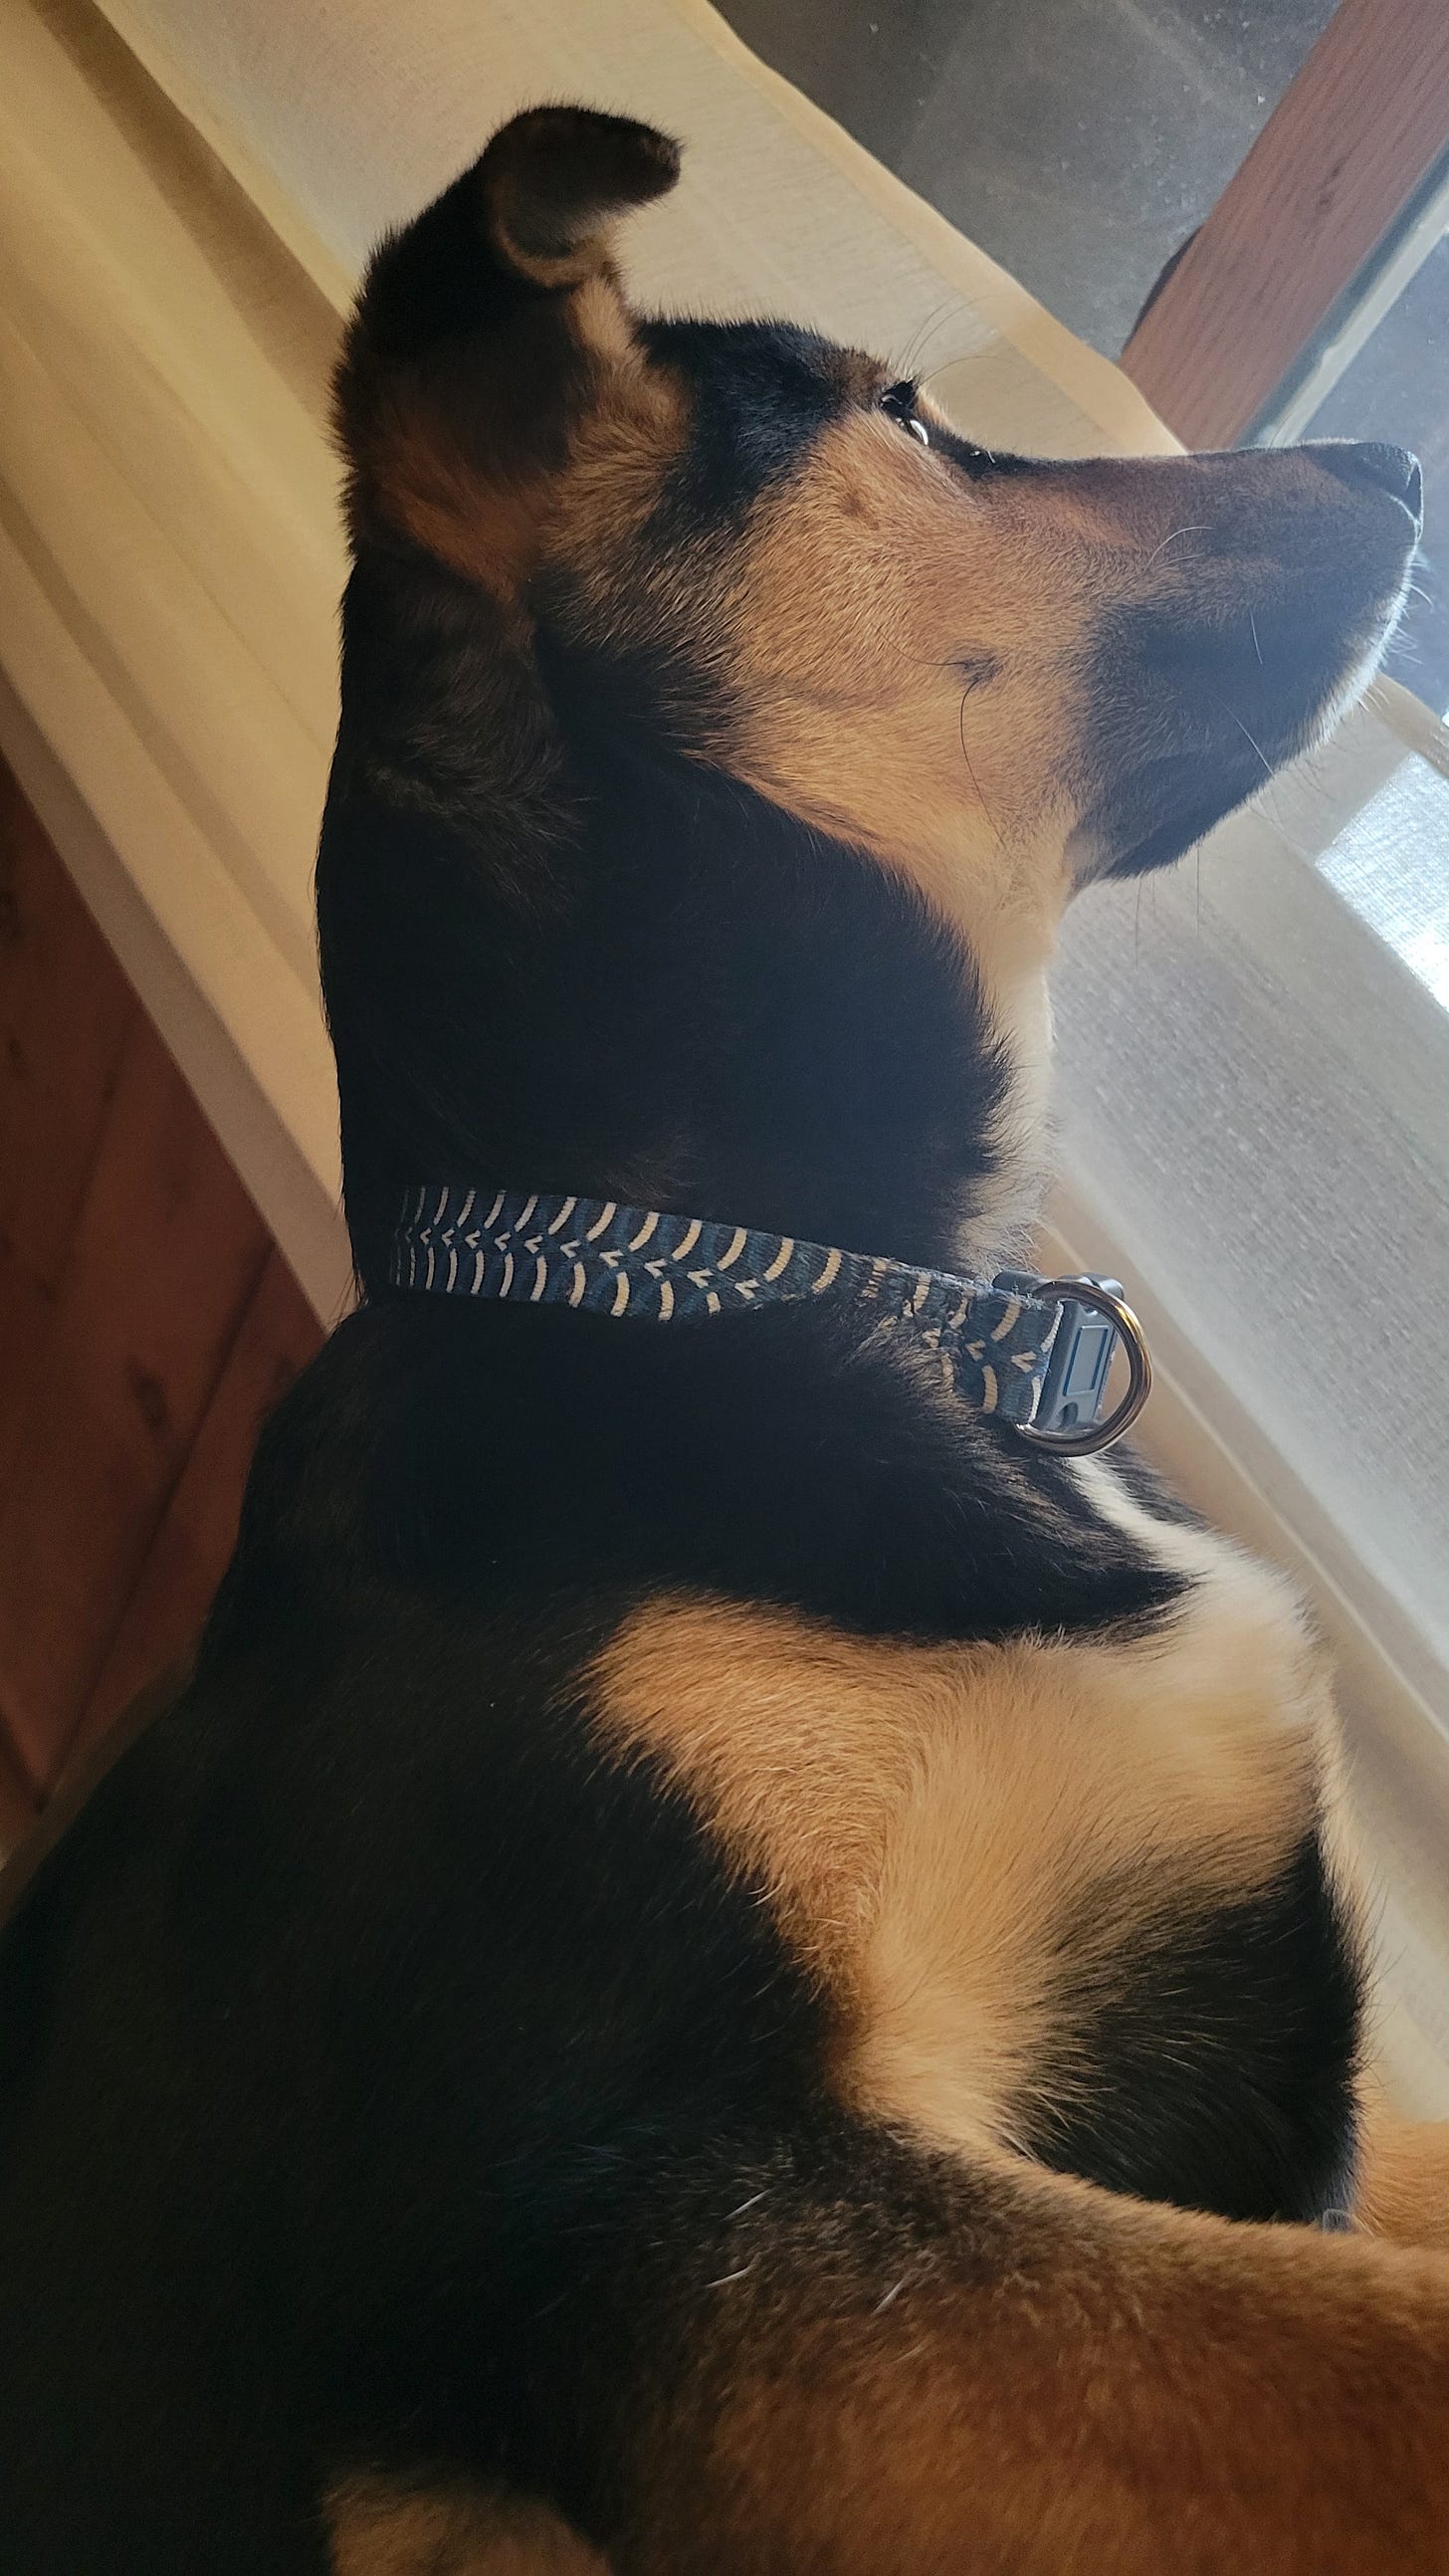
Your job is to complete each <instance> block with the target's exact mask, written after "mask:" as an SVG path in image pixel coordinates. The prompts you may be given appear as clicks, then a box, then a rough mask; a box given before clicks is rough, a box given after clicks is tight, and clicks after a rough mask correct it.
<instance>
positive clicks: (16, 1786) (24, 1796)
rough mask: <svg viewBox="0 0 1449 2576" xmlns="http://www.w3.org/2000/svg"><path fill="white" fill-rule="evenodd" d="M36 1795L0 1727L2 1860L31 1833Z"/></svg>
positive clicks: (0, 1896)
mask: <svg viewBox="0 0 1449 2576" xmlns="http://www.w3.org/2000/svg"><path fill="white" fill-rule="evenodd" d="M35 1815H36V1796H35V1789H34V1786H33V1784H32V1782H31V1780H30V1778H29V1775H28V1774H27V1773H26V1772H25V1770H24V1769H23V1768H22V1767H21V1762H20V1757H19V1755H18V1754H17V1753H12V1751H11V1749H10V1745H9V1742H8V1740H7V1738H6V1735H5V1732H4V1729H3V1728H0V1860H3V1859H4V1857H5V1854H6V1852H7V1851H9V1850H10V1849H11V1848H12V1846H13V1845H14V1844H16V1843H18V1842H19V1841H21V1839H22V1838H23V1836H24V1835H25V1834H26V1833H28V1831H29V1829H30V1827H31V1825H32V1824H33V1823H34V1821H35ZM4 1885H5V1882H4V1881H3V1880H0V1920H3V1919H4V1902H3V1891H4Z"/></svg>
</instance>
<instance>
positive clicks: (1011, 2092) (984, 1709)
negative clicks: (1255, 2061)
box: [593, 1531, 1330, 2145]
mask: <svg viewBox="0 0 1449 2576" xmlns="http://www.w3.org/2000/svg"><path fill="white" fill-rule="evenodd" d="M1166 1543H1167V1544H1169V1545H1171V1546H1174V1547H1176V1548H1178V1549H1179V1551H1188V1552H1190V1553H1191V1554H1192V1556H1193V1559H1194V1567H1195V1573H1194V1579H1193V1581H1192V1584H1191V1588H1190V1589H1189V1590H1188V1591H1187V1593H1186V1594H1185V1596H1184V1598H1183V1600H1182V1601H1181V1603H1180V1604H1179V1605H1178V1607H1177V1608H1176V1609H1175V1610H1174V1611H1173V1612H1172V1613H1171V1614H1170V1615H1169V1616H1168V1617H1167V1618H1166V1619H1165V1620H1164V1621H1163V1622H1162V1623H1161V1624H1159V1625H1158V1626H1157V1627H1155V1628H1154V1629H1151V1630H1149V1631H1147V1632H1146V1633H1141V1634H1136V1635H1117V1636H1083V1637H1080V1638H1076V1639H1074V1638H1072V1637H1070V1636H1058V1637H1050V1638H1048V1637H1031V1638H1024V1639H1020V1640H1016V1641H1013V1642H1011V1643H1009V1644H1005V1645H1001V1644H993V1645H960V1644H943V1645H934V1644H933V1645H921V1644H916V1643H901V1642H898V1641H893V1640H886V1639H877V1638H861V1637H857V1636H852V1635H848V1634H846V1633H844V1632H843V1631H840V1630H838V1629H834V1628H832V1627H830V1626H828V1625H826V1624H824V1623H818V1622H814V1621H811V1620H808V1619H806V1618H804V1617H801V1616H798V1615H795V1614H792V1613H789V1612H786V1611H781V1610H776V1609H765V1608H759V1609H756V1608H749V1607H744V1606H741V1605H738V1604H733V1603H727V1602H723V1601H718V1600H713V1599H710V1598H706V1597H702V1596H692V1597H687V1596H681V1595H674V1596H670V1597H667V1598H664V1599H661V1600H660V1601H658V1602H656V1603H654V1604H653V1605H650V1606H648V1607H646V1608H645V1609H643V1610H641V1611H639V1612H637V1613H635V1614H634V1615H633V1617H632V1618H631V1619H630V1620H629V1622H628V1623H627V1624H626V1625H625V1627H624V1628H623V1629H621V1630H620V1632H619V1633H618V1635H617V1636H616V1637H615V1639H614V1640H613V1642H612V1643H611V1645H610V1646H609V1647H608V1649H607V1650H606V1651H605V1653H604V1654H603V1656H602V1657H601V1658H600V1660H599V1662H598V1664H597V1666H596V1668H595V1672H594V1684H593V1688H594V1704H595V1708H596V1711H597V1717H598V1722H599V1724H600V1726H601V1728H602V1730H603V1732H604V1735H605V1737H606V1739H608V1740H609V1741H611V1742H612V1743H613V1744H614V1745H615V1746H617V1747H618V1748H619V1749H620V1750H621V1751H627V1752H630V1753H639V1752H646V1751H647V1752H648V1753H649V1754H650V1755H651V1756H653V1757H654V1758H656V1759H657V1760H659V1761H660V1762H661V1763H662V1764H663V1765H664V1766H665V1768H666V1769H667V1771H668V1772H669V1773H670V1774H671V1775H672V1776H673V1778H674V1779H675V1780H676V1781H677V1782H678V1784H679V1785H680V1786H681V1787H682V1788H683V1789H684V1790H685V1792H686V1794H687V1795H688V1797H689V1799H690V1801H691V1803H692V1804H693V1806H694V1808H695V1810H696V1812H697V1813H698V1815H699V1816H700V1818H701V1820H702V1822H703V1823H704V1825H705V1826H706V1829H707V1830H708V1831H709V1832H710V1833H711V1835H712V1836H713V1837H714V1838H715V1839H716V1840H717V1842H718V1844H719V1845H720V1846H721V1848H722V1850H723V1852H724V1853H725V1855H726V1856H727V1859H728V1861H729V1862H730V1864H731V1865H732V1866H733V1867H734V1868H735V1869H736V1870H738V1871H740V1872H742V1873H746V1874H748V1876H749V1878H750V1879H751V1880H753V1881H754V1882H755V1883H757V1884H760V1885H762V1886H763V1887H764V1889H765V1890H766V1891H767V1893H768V1896H769V1899H770V1901H771V1902H772V1904H773V1906H774V1908H775V1910H776V1914H777V1917H778V1920H779V1922H780V1925H781V1928H782V1930H783V1932H784V1934H785V1936H786V1938H787V1940H788V1941H789V1942H790V1943H791V1945H792V1946H793V1948H794V1949H795V1951H796V1953H797V1954H798V1955H799V1956H801V1957H802V1958H803V1959H804V1960H805V1962H806V1963H807V1965H808V1967H809V1969H810V1971H811V1973H812V1975H813V1976H814V1977H815V1978H817V1979H818V1980H820V1981H821V1982H822V1983H823V1985H824V1986H825V1988H826V1989H827V1991H828V1992H829V1993H830V1995H831V1997H832V2000H833V2001H834V2003H835V2005H836V2007H837V2012H838V2022H839V2027H840V2029H841V2031H842V2033H843V2037H842V2040H841V2044H840V2051H839V2055H838V2061H837V2065H836V2069H835V2077H836V2081H837V2082H838V2084H839V2086H840V2087H841V2088H842V2090H843V2091H844V2092H845V2093H846V2094H847V2096H848V2097H849V2098H851V2099H852V2100H854V2101H855V2102H856V2103H857V2104H858V2105H860V2106H861V2107H863V2108H865V2107H868V2108H869V2109H871V2110H873V2111H876V2112H879V2113H880V2114H882V2115H885V2116H889V2117H891V2118H893V2119H898V2120H899V2119H904V2120H909V2121H911V2122H912V2123H913V2124H915V2125H917V2126H919V2127H921V2128H923V2129H926V2130H928V2131H929V2132H931V2133H932V2134H934V2135H936V2136H938V2137H939V2138H941V2139H942V2140H943V2141H949V2142H952V2143H955V2144H963V2145H964V2144H972V2143H981V2142H984V2141H988V2140H989V2141H991V2142H993V2143H997V2144H1000V2143H1007V2142H1010V2141H1011V2140H1012V2138H1013V2137H1014V2136H1016V2135H1018V2134H1019V2133H1020V2130H1021V2124H1022V2121H1023V2118H1024V2117H1025V2113H1026V2109H1027V2108H1029V2106H1030V2104H1031V2103H1032V2101H1033V2100H1034V2099H1035V2097H1036V2094H1037V2092H1038V2090H1039V2089H1040V2087H1041V2086H1042V2084H1043V2083H1045V2082H1047V2081H1048V2080H1049V2077H1048V2071H1050V2081H1052V2082H1057V2081H1059V2080H1061V2079H1062V2074H1063V2070H1064V2069H1065V2070H1068V2077H1067V2080H1068V2081H1070V2069H1071V2067H1072V2064H1073V2060H1074V2055H1076V2056H1079V2055H1080V2052H1081V2051H1082V2050H1084V2049H1085V2050H1089V2049H1090V2047H1091V2045H1092V2040H1091V2031H1092V2029H1093V2028H1094V2027H1096V2025H1097V2023H1098V2022H1099V2021H1100V2020H1101V2017H1102V2012H1103V2010H1104V2009H1106V2008H1109V2007H1110V2005H1111V2001H1112V1998H1113V1995H1114V1993H1115V1992H1117V1991H1118V1990H1119V1989H1122V1988H1124V1987H1125V1985H1126V1984H1129V1983H1130V1982H1131V1981H1132V1979H1134V1978H1136V1979H1139V1980H1140V1979H1141V1978H1142V1976H1143V1975H1144V1974H1147V1975H1148V1976H1149V1977H1150V1959H1149V1965H1148V1966H1147V1968H1146V1969H1144V1959H1145V1958H1149V1953H1150V1944H1151V1943H1152V1942H1154V1941H1156V1942H1158V1943H1159V1944H1163V1943H1165V1949H1166V1951H1170V1950H1171V1948H1172V1935H1173V1932H1174V1928H1175V1926H1177V1925H1178V1924H1181V1923H1186V1922H1193V1923H1200V1922H1202V1921H1203V1920H1205V1919H1206V1918H1210V1917H1214V1918H1215V1917H1216V1916H1217V1915H1219V1914H1222V1915H1225V1916H1231V1915H1232V1913H1233V1910H1234V1909H1235V1908H1238V1909H1241V1908H1242V1907H1243V1906H1244V1905H1245V1904H1251V1903H1252V1902H1254V1901H1256V1899H1257V1898H1258V1897H1259V1895H1260V1894H1261V1892H1262V1891H1263V1890H1265V1889H1271V1887H1272V1886H1273V1885H1274V1883H1275V1880H1276V1878H1277V1877H1278V1876H1279V1875H1280V1874H1281V1872H1282V1871H1283V1870H1284V1868H1285V1866H1287V1865H1288V1863H1289V1862H1290V1860H1291V1856H1292V1855H1293V1853H1294V1852H1295V1850H1297V1849H1298V1848H1299V1847H1300V1846H1301V1844H1302V1842H1303V1839H1304V1837H1305V1835H1306V1834H1307V1833H1309V1832H1310V1830H1311V1825H1312V1819H1313V1816H1314V1812H1315V1806H1316V1792H1317V1783H1318V1780H1319V1773H1320V1766H1321V1763H1322V1761H1323V1759H1324V1757H1325V1748H1326V1745H1327V1742H1328V1740H1329V1721H1330V1712H1329V1705H1328V1697H1327V1691H1326V1687H1325V1683H1324V1680H1323V1675H1322V1669H1321V1664H1320V1661H1319V1658H1318V1657H1317V1655H1316V1654H1315V1653H1314V1651H1313V1650H1312V1648H1311V1647H1310V1646H1309V1645H1308V1644H1307V1643H1306V1642H1305V1638H1304V1634H1303V1629H1302V1624H1301V1620H1300V1617H1299V1614H1298V1611H1297V1608H1296V1605H1295V1604H1294V1602H1293V1600H1292V1598H1291V1596H1290V1595H1289V1594H1288V1592H1287V1590H1286V1588H1285V1587H1284V1586H1283V1585H1281V1584H1280V1583H1279V1582H1278V1580H1277V1579H1276V1578H1275V1577H1273V1576H1272V1575H1270V1574H1269V1573H1267V1572H1266V1571H1265V1570H1264V1569H1263V1568H1261V1567H1259V1566H1257V1565H1255V1564H1253V1563H1251V1562H1250V1561H1248V1560H1246V1559H1244V1558H1242V1557H1241V1556H1239V1555H1238V1554H1237V1552H1236V1551H1235V1550H1232V1549H1230V1548H1229V1547H1227V1546H1226V1544H1225V1543H1223V1542H1221V1541H1218V1540H1216V1539H1214V1538H1212V1537H1210V1536H1207V1535H1204V1534H1201V1533H1198V1532H1191V1533H1182V1532H1180V1531H1174V1532H1172V1533H1170V1534H1169V1536H1168V1539H1167V1541H1166ZM1144 1945H1147V1946H1146V1947H1144ZM1173 2044H1174V2045H1176V2044H1178V2043H1177V2042H1174V2043H1173ZM1181 2044H1184V2045H1185V2044H1190V2034H1189V2035H1188V2038H1187V2039H1186V2040H1184V2041H1183V2042H1182V2043H1181ZM1088 2072H1090V2070H1088Z"/></svg>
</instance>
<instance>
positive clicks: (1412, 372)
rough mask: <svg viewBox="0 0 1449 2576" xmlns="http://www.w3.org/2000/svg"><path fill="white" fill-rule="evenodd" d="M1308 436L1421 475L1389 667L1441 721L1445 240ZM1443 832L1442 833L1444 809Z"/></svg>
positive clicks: (1448, 472)
mask: <svg viewBox="0 0 1449 2576" xmlns="http://www.w3.org/2000/svg"><path fill="white" fill-rule="evenodd" d="M1303 435H1304V436H1305V437H1306V438H1391V439H1393V440H1395V441H1396V442H1397V443H1398V445H1400V446H1401V447H1412V448H1413V449H1414V450H1415V452H1416V454H1417V455H1418V457H1419V459H1420V462H1421V463H1422V465H1423V468H1424V499H1425V524H1424V549H1423V556H1422V560H1421V563H1420V565H1419V569H1418V573H1417V581H1416V588H1415V591H1414V594H1413V596H1412V597H1411V599H1410V601H1409V605H1408V609H1407V612H1406V614H1405V617H1404V622H1403V625H1402V626H1401V628H1400V630H1399V633H1398V635H1397V636H1396V638H1395V640H1394V643H1393V644H1392V646H1391V647H1390V651H1389V659H1388V666H1387V667H1388V668H1389V670H1390V671H1391V672H1392V673H1393V675H1394V678H1395V679H1396V680H1402V681H1403V684H1404V686H1405V688H1406V689H1412V690H1413V692H1414V694H1415V696H1416V697H1419V698H1422V699H1423V700H1424V702H1425V704H1426V705H1427V706H1430V707H1432V708H1433V710H1434V713H1435V714H1436V715H1444V714H1445V713H1446V712H1449V577H1446V576H1449V522H1446V519H1445V511H1446V509H1449V234H1445V235H1443V236H1441V238H1440V240H1439V242H1438V243H1437V244H1436V246H1435V248H1434V249H1433V250H1432V251H1431V252H1430V253H1429V256H1428V258H1427V259H1426V260H1425V262H1424V265H1423V267H1422V268H1421V269H1420V270H1419V272H1418V275H1417V276H1416V277H1414V278H1412V279H1411V280H1410V282H1409V284H1408V285H1407V286H1406V287H1405V289H1404V292H1403V294H1402V295H1401V296H1400V297H1399V299H1398V301H1397V303H1396V304H1393V305H1391V306H1390V308H1389V310H1388V312H1387V313H1386V314H1385V315H1384V318H1383V320H1382V321H1381V322H1380V324H1379V325H1378V328H1377V330H1376V331H1374V333H1373V334H1372V336H1371V337H1370V338H1369V339H1368V340H1367V341H1366V342H1365V344H1364V346H1363V348H1362V349H1360V351H1359V353H1358V356H1357V357H1356V358H1355V359H1354V360H1353V362H1352V364H1351V365H1350V366H1349V368H1348V369H1347V371H1346V373H1345V374H1344V375H1342V376H1341V377H1340V378H1339V381H1338V383H1337V384H1336V385H1335V386H1334V388H1333V391H1332V392H1331V393H1330V394H1329V395H1328V396H1327V398H1326V400H1325V401H1324V402H1323V403H1322V404H1321V405H1320V406H1319V409H1318V410H1317V411H1316V412H1315V413H1314V415H1313V418H1312V420H1311V421H1310V423H1309V425H1308V427H1307V429H1306V430H1305V431H1304V432H1303ZM1439 829H1440V831H1441V832H1442V830H1443V818H1442V809H1441V815H1440V820H1439Z"/></svg>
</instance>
